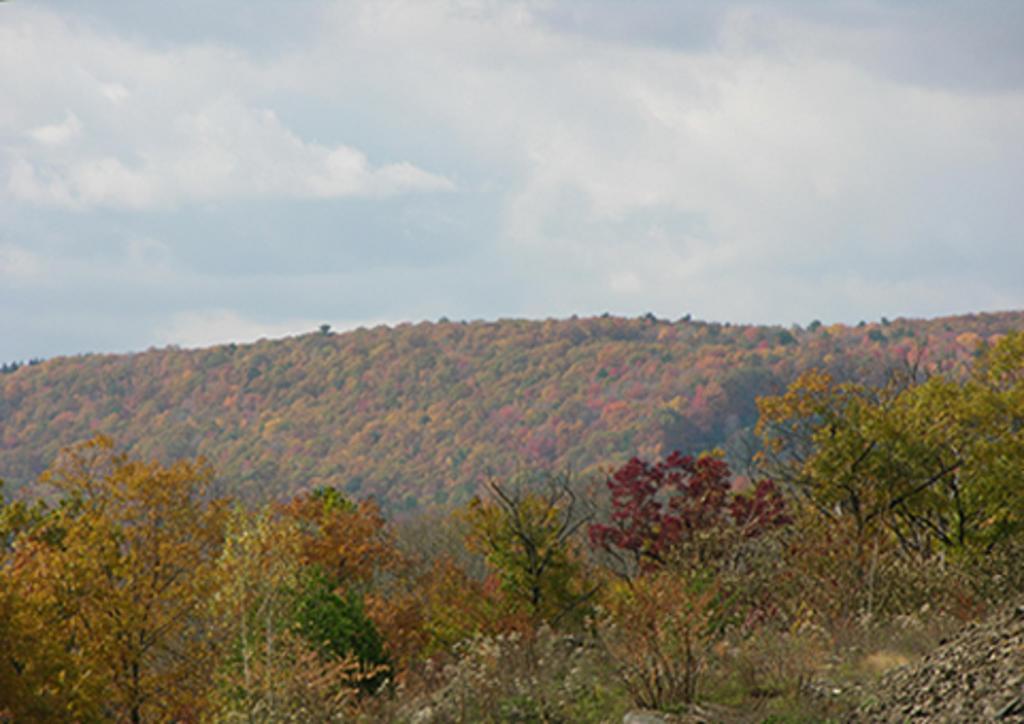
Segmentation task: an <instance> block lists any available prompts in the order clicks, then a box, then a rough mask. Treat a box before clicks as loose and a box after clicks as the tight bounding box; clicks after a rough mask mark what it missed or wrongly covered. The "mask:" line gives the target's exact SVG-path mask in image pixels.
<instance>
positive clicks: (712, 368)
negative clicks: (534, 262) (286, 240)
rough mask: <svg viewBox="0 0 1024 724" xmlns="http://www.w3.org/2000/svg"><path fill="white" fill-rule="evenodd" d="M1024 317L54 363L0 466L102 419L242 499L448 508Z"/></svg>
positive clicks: (39, 460)
mask: <svg viewBox="0 0 1024 724" xmlns="http://www.w3.org/2000/svg"><path fill="white" fill-rule="evenodd" d="M1021 329H1024V312H1007V313H998V314H981V315H971V316H963V317H949V318H942V319H934V320H903V319H899V320H894V321H891V322H889V321H887V320H882V321H881V322H879V323H872V324H862V325H859V326H855V327H848V326H843V325H834V326H821V325H819V324H817V323H813V324H811V325H809V326H808V327H807V328H799V327H793V328H782V327H763V326H740V325H728V324H717V323H704V322H696V321H689V320H688V319H684V320H680V321H677V322H669V321H665V320H660V319H655V318H654V317H651V316H648V317H645V318H640V319H623V318H615V317H601V318H588V319H576V318H573V319H569V320H557V321H556V320H548V321H536V322H534V321H518V320H511V321H499V322H469V323H460V322H447V321H442V322H439V323H423V324H416V325H399V326H397V327H394V328H389V327H384V326H381V327H377V328H374V329H359V330H356V331H352V332H347V333H343V334H324V333H322V332H313V333H311V334H308V335H303V336H299V337H293V338H288V339H282V340H273V341H260V342H257V343H255V344H248V345H233V344H231V345H223V346H218V347H212V348H209V349H199V350H181V349H176V348H169V349H162V350H150V351H148V352H143V353H138V354H131V355H85V356H79V357H65V358H57V359H53V360H49V361H46V362H42V363H40V364H35V365H32V366H24V367H21V368H19V369H17V370H15V371H13V372H8V373H6V374H0V478H4V479H5V480H6V481H7V483H8V486H9V488H14V489H17V488H19V487H20V486H23V485H25V484H26V483H28V482H30V481H32V480H34V479H35V476H36V475H37V474H38V473H39V472H40V471H41V470H43V469H44V468H45V467H46V466H47V465H49V464H50V463H51V462H52V461H53V459H54V456H55V455H56V453H57V451H58V450H59V449H60V448H61V447H63V446H66V445H68V444H69V443H71V442H74V441H76V440H80V439H83V438H86V437H89V436H92V435H94V434H95V433H99V432H103V433H106V434H109V435H111V436H113V437H114V438H115V439H116V440H117V441H118V443H120V444H121V445H124V446H126V447H127V448H128V449H129V450H130V451H131V452H133V453H135V454H138V455H142V456H145V457H155V458H158V459H160V460H163V461H170V460H173V459H176V458H180V457H185V456H194V455H197V454H201V455H204V456H206V458H207V459H208V460H209V461H210V462H211V463H213V465H214V466H215V468H216V470H217V472H218V474H219V476H220V477H221V479H222V480H223V481H224V482H225V485H227V487H228V489H229V490H230V491H231V492H235V493H239V494H241V495H243V496H246V497H256V498H265V497H277V496H282V495H285V494H290V493H293V492H295V491H297V490H300V489H304V488H307V487H310V486H316V485H324V484H330V485H338V486H340V487H342V488H344V489H346V490H348V491H349V492H350V493H352V494H353V495H355V496H359V497H362V496H366V495H376V496H378V497H380V499H381V500H382V501H384V502H385V503H386V504H389V505H392V506H396V507H398V508H404V507H411V506H412V505H414V504H416V503H419V504H421V505H431V504H440V505H444V504H454V503H458V502H461V501H463V500H465V499H466V498H467V497H469V496H470V495H471V494H472V493H473V492H475V491H476V490H477V488H478V486H479V484H480V483H481V482H482V481H483V480H484V479H485V478H486V477H487V476H488V475H492V474H494V475H503V474H508V473H510V472H513V471H516V470H519V469H523V468H533V467H544V468H554V469H561V468H567V467H571V468H573V469H575V470H585V469H587V468H591V467H594V466H602V465H608V464H615V463H619V462H622V461H623V460H624V459H626V458H628V457H630V456H632V455H634V454H641V455H647V456H655V455H658V454H659V453H660V452H662V451H667V450H669V449H673V448H682V449H684V450H699V449H704V448H709V447H713V446H722V447H724V448H726V449H727V450H728V451H729V454H730V455H731V456H732V457H733V458H734V460H735V459H739V458H742V457H743V456H744V455H747V454H749V452H750V450H751V449H752V447H751V445H752V443H753V438H752V434H751V432H750V428H751V427H752V426H753V424H754V422H755V421H756V416H757V411H756V406H755V398H756V397H757V396H758V395H761V394H766V393H773V392H778V391H781V390H782V389H784V387H785V385H786V384H787V383H788V382H789V381H791V380H792V379H793V377H794V376H795V375H796V374H797V373H798V372H800V371H802V370H804V369H807V368H810V367H824V368H827V369H829V370H830V371H831V372H833V373H834V374H835V375H837V376H839V377H842V378H857V379H860V380H863V381H870V382H878V381H881V380H883V379H884V378H885V376H886V374H887V373H888V371H889V370H891V369H892V368H893V367H894V366H902V365H905V364H908V362H909V363H911V364H913V363H917V362H920V363H921V364H922V366H924V367H927V368H930V369H933V370H934V369H936V368H938V369H941V370H944V371H949V372H951V373H953V374H956V373H957V370H959V369H961V368H962V367H963V365H964V364H965V363H967V362H969V361H970V360H971V359H972V358H973V356H974V354H976V352H977V350H978V347H979V344H981V343H983V342H984V341H991V340H992V339H993V338H995V337H998V335H1001V334H1005V333H1006V332H1009V331H1013V330H1021Z"/></svg>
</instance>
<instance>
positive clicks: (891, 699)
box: [847, 601, 1024, 724]
mask: <svg viewBox="0 0 1024 724" xmlns="http://www.w3.org/2000/svg"><path fill="white" fill-rule="evenodd" d="M864 699H865V703H864V704H863V705H862V706H861V707H860V709H859V710H858V711H857V712H856V713H854V714H853V715H851V716H850V717H849V718H848V719H847V721H848V722H850V723H851V724H853V723H854V722H857V723H859V722H912V721H927V722H1024V601H1020V602H1018V604H1017V605H1014V606H1010V607H1008V608H1006V609H1004V610H1003V611H1001V612H999V613H998V614H996V615H994V616H992V617H990V618H988V619H986V620H985V621H983V622H980V623H975V624H971V625H969V626H967V627H966V628H964V629H963V630H962V631H961V632H960V633H958V634H957V635H956V636H954V637H953V638H951V639H950V640H949V641H946V642H945V643H942V644H941V645H940V646H939V647H938V648H937V649H936V650H935V651H933V652H932V653H931V654H929V655H928V656H926V657H924V658H923V659H921V660H920V661H918V662H916V663H914V664H912V665H909V666H903V667H900V668H897V669H894V670H892V671H890V672H889V673H888V674H886V675H885V676H883V677H882V679H881V680H880V681H879V682H878V684H877V685H876V686H874V687H872V688H871V691H870V692H869V693H867V694H865V697H864Z"/></svg>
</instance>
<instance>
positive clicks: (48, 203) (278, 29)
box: [0, 0, 1024, 358]
mask: <svg viewBox="0 0 1024 724" xmlns="http://www.w3.org/2000/svg"><path fill="white" fill-rule="evenodd" d="M192 5H194V7H192ZM254 15H257V14H254V13H252V12H251V11H250V10H249V9H248V8H247V6H246V4H244V3H239V2H235V1H234V0H230V1H226V2H224V3H218V4H216V6H211V5H209V4H203V3H198V2H195V3H193V2H192V0H189V2H186V3H185V4H184V6H183V7H181V8H179V9H178V10H177V11H176V12H175V13H170V12H168V11H165V10H163V9H156V8H151V9H149V10H145V9H140V8H139V7H138V6H136V5H134V4H132V3H127V2H122V1H121V0H112V1H111V3H109V4H104V6H103V9H98V8H97V6H95V5H92V4H77V3H71V4H67V3H56V2H54V3H52V4H51V3H38V4H37V5H36V6H33V7H31V8H29V7H27V6H24V5H23V4H20V3H13V4H5V5H4V6H2V7H0V94H2V95H3V97H4V98H9V99H11V102H10V103H6V104H4V106H3V107H0V187H3V189H4V190H5V193H3V194H0V197H2V198H0V215H2V217H3V218H4V219H5V221H6V222H7V223H5V229H4V230H2V231H0V302H2V303H4V305H5V307H6V308H10V309H14V310H17V314H16V315H14V316H15V317H17V320H18V321H16V322H15V321H6V322H0V325H4V326H0V357H12V358H13V357H18V356H30V355H35V354H54V353H58V352H74V351H86V350H93V349H129V348H135V347H140V346H147V345H150V344H166V343H182V342H189V341H190V340H191V341H195V340H200V339H201V340H203V341H214V340H215V339H217V338H218V335H222V334H223V335H229V330H228V328H229V327H230V326H231V325H232V324H236V325H237V327H238V329H239V330H245V329H248V330H250V332H245V333H243V332H239V334H242V336H246V335H250V336H251V334H256V333H257V332H264V331H267V330H270V331H278V332H283V331H289V330H293V329H295V328H296V327H300V326H303V325H308V324H309V323H310V322H311V321H313V320H322V321H327V322H331V323H334V324H335V325H336V326H344V325H345V324H346V323H357V322H358V320H364V319H387V320H394V321H398V320H402V319H422V318H434V317H437V316H441V315H446V316H449V317H453V318H477V317H494V316H510V315H514V316H552V315H568V314H572V313H582V314H586V313H599V312H602V311H605V310H608V311H612V312H616V313H624V314H637V313H642V312H645V311H654V312H655V313H657V314H659V315H662V316H668V317H678V316H682V315H683V314H685V313H688V312H689V313H694V314H695V315H696V316H698V317H704V318H715V319H730V320H734V321H771V322H782V323H789V322H806V321H809V320H810V319H811V318H815V317H820V318H822V319H827V320H840V321H857V320H858V319H861V318H876V317H878V316H882V315H885V316H889V317H894V316H899V315H914V316H921V315H933V314H941V313H954V312H967V311H977V310H981V309H994V308H1007V307H1021V306H1024V285H1022V284H1021V283H1020V281H1019V278H1018V277H1019V270H1020V269H1022V268H1024V239H1022V238H1021V237H1022V232H1021V229H1024V209H1022V206H1021V205H1020V204H1019V199H1018V198H1017V197H1018V192H1017V191H1016V189H1018V188H1020V187H1021V186H1022V185H1024V178H1022V177H1024V144H1022V143H1021V139H1020V134H1021V132H1020V129H1021V128H1024V51H1022V50H1021V49H1020V47H1019V43H1018V42H1016V39H1019V37H1021V34H1022V33H1024V9H1021V8H1020V7H1019V6H1018V5H1016V4H1015V3H1012V2H1009V1H1007V2H995V1H994V0H993V1H991V2H990V1H988V0H985V1H983V2H980V3H979V4H977V5H972V7H971V8H970V11H969V12H968V11H967V10H966V9H964V7H963V6H962V5H960V4H958V3H952V2H949V3H945V2H937V3H928V4H913V5H910V4H907V5H900V6H893V5H891V4H890V3H882V2H872V1H871V0H858V2H853V3H850V2H836V3H819V4H815V6H814V7H813V8H808V6H807V5H806V3H797V2H783V3H770V4H769V3H758V2H743V3H740V2H730V3H711V2H697V1H696V0H688V1H687V2H682V3H671V4H667V3H660V2H653V1H652V0H642V1H641V2H638V3H628V4H625V3H619V2H612V1H611V0H594V1H591V2H582V1H575V2H573V1H569V0H565V1H558V0H546V1H539V0H538V1H537V2H488V1H485V0H473V1H470V0H385V1H383V2H382V1H380V0H374V1H373V2H370V1H366V2H361V1H357V0H350V1H346V2H327V1H326V0H323V1H320V0H301V2H296V3H295V4H294V5H291V6H290V12H288V13H282V12H278V11H276V10H273V9H271V10H268V11H267V13H266V17H263V18H259V17H254ZM39 88H47V89H48V92H47V93H46V94H40V93H39V92H38V89H39ZM140 239H143V240H147V241H146V242H144V243H143V242H140V241H139V240H140ZM140 243H143V246H144V247H145V249H148V251H147V252H146V253H145V254H143V255H142V256H139V255H138V254H137V253H136V252H138V245H139V244H140ZM147 245H148V246H147ZM132 249H135V250H136V252H133V251H132ZM154 250H158V252H157V251H154ZM133 253H136V256H134V257H133V256H132V254H133ZM147 254H148V256H147ZM55 279H59V288H57V289H55V288H54V284H55V283H57V282H54V280H55ZM268 294H272V295H274V296H273V298H272V299H268V297H267V295H268ZM137 295H142V296H143V297H145V300H144V301H143V302H142V303H137V304H136V303H132V300H133V299H134V298H135V297H136V296H137ZM90 319H92V320H94V323H93V324H92V325H91V326H92V327H93V328H94V332H92V333H90V332H89V331H88V329H89V327H90V321H89V320H90ZM189 329H193V330H197V331H195V332H194V333H193V332H189V331H188V330H189ZM83 330H84V331H83ZM204 330H205V331H204ZM210 330H212V331H210ZM218 330H223V331H218ZM295 331H298V330H297V329H295ZM227 338H228V337H227V336H225V339H227Z"/></svg>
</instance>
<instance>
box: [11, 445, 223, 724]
mask: <svg viewBox="0 0 1024 724" xmlns="http://www.w3.org/2000/svg"><path fill="white" fill-rule="evenodd" d="M211 479H212V473H211V471H210V469H209V468H208V467H207V466H206V465H205V464H203V463H202V462H198V463H193V462H184V461H183V462H179V463H176V464H174V465H170V466H167V467H164V466H161V465H159V464H157V463H147V462H143V461H140V460H134V459H130V458H128V457H127V456H125V455H123V454H120V453H118V452H117V451H116V450H115V449H114V446H113V443H112V442H111V441H110V440H109V439H107V438H103V437H98V438H95V439H93V440H90V441H89V442H86V443H82V444H79V445H77V446H74V447H72V448H70V449H68V450H65V451H64V452H63V453H62V454H61V456H60V458H59V459H58V461H57V462H56V464H55V465H54V466H53V467H52V468H51V469H50V470H49V471H48V472H47V473H45V474H44V475H43V477H42V481H43V482H44V483H46V484H48V485H50V486H52V488H53V489H54V490H55V492H56V493H57V494H58V495H60V496H62V502H61V505H60V506H59V507H57V508H56V509H55V510H53V511H52V512H51V514H50V515H49V516H48V517H47V518H46V520H45V522H44V523H43V524H41V525H39V526H36V527H35V529H34V530H32V531H29V532H25V533H24V534H23V535H22V536H20V538H21V540H19V541H17V542H16V543H15V553H14V558H15V560H14V564H13V566H12V567H11V568H10V569H9V570H7V571H5V575H9V576H10V577H11V578H12V583H13V584H14V590H17V591H18V592H20V593H21V595H22V596H23V599H22V601H21V602H20V604H21V605H22V606H24V608H23V611H26V612H28V614H30V615H31V616H33V617H35V619H36V623H35V625H34V629H35V630H36V631H39V632H43V633H44V634H45V642H44V643H43V644H42V645H50V646H53V647H54V648H56V649H58V650H60V651H63V652H65V653H66V656H64V657H62V664H63V668H62V669H61V670H60V671H58V672H56V678H55V680H54V681H53V682H51V686H54V687H56V688H58V689H60V690H61V691H62V692H63V693H64V694H65V696H66V699H67V701H66V706H67V710H66V711H65V715H68V716H70V717H71V718H73V719H75V718H80V719H89V718H93V717H97V716H98V717H100V718H110V719H116V720H119V721H131V722H141V721H155V720H170V719H181V718H191V717H194V716H196V715H197V712H198V711H199V709H200V708H201V706H202V701H203V697H204V694H205V692H206V690H207V688H208V686H209V682H210V680H211V673H212V670H213V666H214V664H215V653H216V644H217V640H216V637H215V636H214V635H213V632H212V631H211V630H210V627H209V623H210V619H209V617H208V613H207V611H208V607H207V603H208V601H209V600H210V598H211V596H212V595H213V593H214V591H215V590H216V588H217V586H218V578H217V575H216V574H217V558H218V556H219V554H220V550H221V546H222V543H223V535H224V518H225V507H224V504H223V502H221V501H214V500H211V499H210V498H209V496H208V490H209V486H210V482H211Z"/></svg>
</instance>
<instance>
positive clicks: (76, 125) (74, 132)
mask: <svg viewBox="0 0 1024 724" xmlns="http://www.w3.org/2000/svg"><path fill="white" fill-rule="evenodd" d="M81 132H82V124H81V122H80V121H79V120H78V116H76V115H75V114H74V113H71V112H70V111H68V114H67V116H66V117H65V119H64V120H63V121H61V122H60V123H51V124H49V125H46V126H39V127H38V128H33V129H32V130H30V131H29V132H28V135H30V136H31V137H32V138H33V139H34V140H35V141H36V142H37V143H41V144H43V145H44V146H61V145H63V144H65V143H67V142H68V141H71V140H72V139H74V138H76V137H77V136H78V135H79V134H80V133H81Z"/></svg>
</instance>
